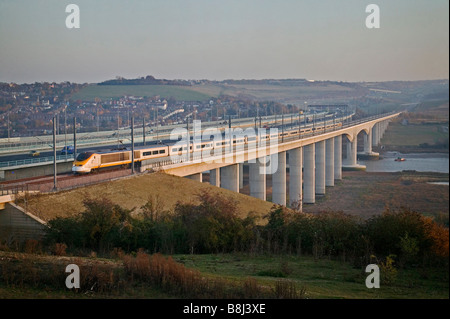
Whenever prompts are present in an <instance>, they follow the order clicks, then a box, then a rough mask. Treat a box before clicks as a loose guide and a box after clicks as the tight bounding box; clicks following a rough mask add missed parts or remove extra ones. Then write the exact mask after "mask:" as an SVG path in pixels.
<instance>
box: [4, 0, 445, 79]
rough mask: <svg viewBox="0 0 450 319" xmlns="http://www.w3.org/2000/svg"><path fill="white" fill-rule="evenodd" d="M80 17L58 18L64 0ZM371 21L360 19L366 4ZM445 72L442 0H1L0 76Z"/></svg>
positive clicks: (418, 75)
mask: <svg viewBox="0 0 450 319" xmlns="http://www.w3.org/2000/svg"><path fill="white" fill-rule="evenodd" d="M71 3H73V4H76V5H78V7H79V9H80V28H78V29H76V28H72V29H68V28H67V27H66V17H67V16H68V15H69V14H70V13H66V6H67V5H69V4H71ZM372 3H374V4H377V5H378V7H379V8H380V28H378V29H376V28H372V29H369V28H367V27H366V18H367V16H368V15H369V14H370V13H366V6H367V5H369V4H372ZM146 75H153V76H154V77H156V78H163V79H185V80H194V79H208V80H224V79H286V78H291V79H292V78H300V79H303V78H306V79H311V80H331V81H348V82H360V81H391V80H408V81H413V80H430V79H448V77H449V1H448V0H340V1H335V0H276V1H275V0H190V1H188V0H128V1H124V0H94V1H92V0H69V1H64V0H45V1H44V0H0V81H1V82H15V83H33V82H41V81H48V82H63V81H70V82H77V83H85V82H88V83H95V82H101V81H104V80H108V79H113V78H115V77H116V76H123V77H125V78H137V77H141V76H146Z"/></svg>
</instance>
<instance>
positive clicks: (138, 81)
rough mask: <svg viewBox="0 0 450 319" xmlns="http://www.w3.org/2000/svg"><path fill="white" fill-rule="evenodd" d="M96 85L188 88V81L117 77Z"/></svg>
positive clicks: (147, 77)
mask: <svg viewBox="0 0 450 319" xmlns="http://www.w3.org/2000/svg"><path fill="white" fill-rule="evenodd" d="M98 85H181V86H190V85H191V82H190V81H185V80H164V79H156V78H155V77H153V76H151V75H147V76H146V77H140V78H136V79H125V78H123V77H118V78H117V79H115V80H107V81H103V82H100V83H98Z"/></svg>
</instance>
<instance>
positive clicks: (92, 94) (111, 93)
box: [72, 84, 211, 101]
mask: <svg viewBox="0 0 450 319" xmlns="http://www.w3.org/2000/svg"><path fill="white" fill-rule="evenodd" d="M124 95H133V96H143V97H153V96H156V95H159V96H160V97H161V98H164V99H168V98H171V97H172V98H175V99H176V100H179V101H205V100H208V99H209V98H210V97H211V95H208V94H205V93H201V92H196V91H194V90H192V89H191V88H190V87H189V86H174V85H95V84H93V85H89V86H87V87H85V88H83V89H81V90H80V91H79V92H77V93H75V94H74V95H73V96H72V100H82V101H94V100H95V98H99V99H101V100H109V99H116V98H120V97H122V96H124Z"/></svg>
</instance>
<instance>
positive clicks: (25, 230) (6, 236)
mask: <svg viewBox="0 0 450 319" xmlns="http://www.w3.org/2000/svg"><path fill="white" fill-rule="evenodd" d="M45 228H46V226H45V225H43V224H42V222H40V221H38V220H37V219H35V218H33V217H31V216H30V215H28V214H26V213H25V212H24V211H23V210H22V209H21V208H20V207H17V206H15V205H14V204H11V203H7V204H6V205H5V209H2V210H0V240H1V241H6V242H7V243H12V242H23V241H25V240H27V239H37V240H39V239H41V238H42V237H43V236H44V235H45V233H44V229H45Z"/></svg>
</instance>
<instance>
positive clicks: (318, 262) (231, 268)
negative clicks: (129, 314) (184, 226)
mask: <svg viewBox="0 0 450 319" xmlns="http://www.w3.org/2000/svg"><path fill="white" fill-rule="evenodd" d="M0 256H1V258H0V266H2V270H3V279H4V278H5V276H7V275H9V277H8V278H10V281H9V283H5V281H4V280H3V281H2V282H0V297H1V298H83V299H85V298H189V297H191V298H192V296H189V295H186V294H183V293H181V294H180V293H174V291H173V289H174V288H173V287H172V288H169V289H168V287H170V285H169V286H167V285H166V286H164V285H160V284H156V283H155V282H151V281H145V282H143V281H140V280H139V278H138V276H137V274H136V273H135V274H134V277H133V276H132V277H129V273H127V272H126V271H125V270H124V268H125V267H126V266H124V265H126V259H123V260H120V259H119V258H115V259H103V258H81V257H61V256H59V257H58V256H45V255H34V254H24V253H12V252H4V251H0ZM159 258H160V259H159V260H160V261H161V260H162V259H161V257H159ZM173 259H174V261H175V262H176V264H172V266H171V268H172V269H173V268H176V267H181V268H182V269H187V270H188V271H191V270H192V271H193V272H195V274H196V276H199V277H197V279H198V278H203V279H201V280H200V281H199V282H209V285H208V287H209V288H208V289H210V288H211V287H213V289H215V290H214V291H213V292H211V295H209V296H208V295H207V296H204V297H203V298H220V295H218V294H220V293H224V294H225V295H226V294H227V293H229V289H230V287H234V288H235V289H236V287H242V291H241V293H242V294H243V295H241V297H242V298H252V296H255V293H256V292H257V291H259V290H267V291H268V292H270V295H269V296H270V297H269V298H276V296H277V289H279V288H277V285H280V283H285V284H288V286H285V287H290V289H291V292H292V289H295V290H296V295H295V296H296V297H297V298H308V299H323V298H327V299H330V298H332V299H334V298H344V299H366V298H375V299H378V298H382V299H392V298H393V299H403V298H414V299H442V298H444V299H445V298H449V281H448V269H447V270H445V269H444V270H443V269H442V268H440V269H430V268H427V269H426V270H424V269H421V268H420V267H419V266H417V267H413V268H408V269H399V270H398V271H397V275H396V276H395V279H394V280H391V283H388V284H385V283H384V282H383V279H382V282H381V285H380V288H379V289H368V288H366V286H365V278H366V276H367V274H366V273H365V272H364V271H363V269H360V268H354V267H352V266H351V265H350V264H349V263H346V262H342V261H340V260H330V259H314V258H313V257H308V256H295V255H284V256H281V255H260V256H250V255H244V254H215V255H175V256H173ZM5 262H9V263H10V264H9V266H8V267H7V268H4V267H5ZM69 263H76V264H78V265H80V269H81V270H80V272H81V273H82V274H81V275H82V276H83V271H84V270H87V269H89V271H90V272H91V273H95V274H97V277H96V279H95V280H97V282H98V283H100V284H99V285H98V287H102V288H103V289H101V290H99V289H98V287H97V288H95V289H89V287H90V286H89V287H81V288H80V289H81V290H80V291H79V292H78V293H75V292H74V291H69V290H68V289H66V288H65V277H66V275H67V274H65V273H64V269H65V266H66V265H67V264H69ZM82 265H84V267H87V268H81V266H82ZM160 265H161V264H160ZM183 265H184V266H183ZM14 267H16V269H19V267H22V270H21V271H22V272H23V273H19V272H16V275H17V274H19V275H22V276H23V275H24V274H26V275H27V277H26V278H25V279H24V280H22V281H20V280H16V281H14V280H13V279H12V278H13V277H14V276H13V275H11V273H10V272H11V271H12V270H13V268H14ZM5 269H6V270H5ZM45 269H46V270H45ZM50 271H52V272H53V273H54V274H53V277H52V278H53V279H52V280H53V281H51V284H48V283H47V284H46V285H42V284H39V278H43V277H46V276H48V275H49V272H50ZM102 271H103V272H104V273H106V274H107V276H100V274H101V272H102ZM45 272H46V273H45ZM113 276H117V279H111V278H112V277H113ZM185 276H186V274H185ZM166 278H169V276H167V277H166ZM382 278H383V277H382ZM93 280H94V279H93V277H92V276H91V277H90V281H89V280H86V282H88V281H89V284H90V285H92V282H95V280H94V281H93ZM167 280H170V279H167ZM198 280H199V279H198ZM83 282H84V281H83ZM111 282H114V283H117V285H111ZM102 283H103V284H102ZM249 283H251V285H250V284H249ZM190 285H192V287H190V289H192V290H195V288H196V283H195V282H191V283H190ZM278 287H279V286H278ZM279 293H280V292H279V291H278V294H279ZM188 294H189V293H188ZM246 294H247V295H246ZM278 296H279V295H278Z"/></svg>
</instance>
